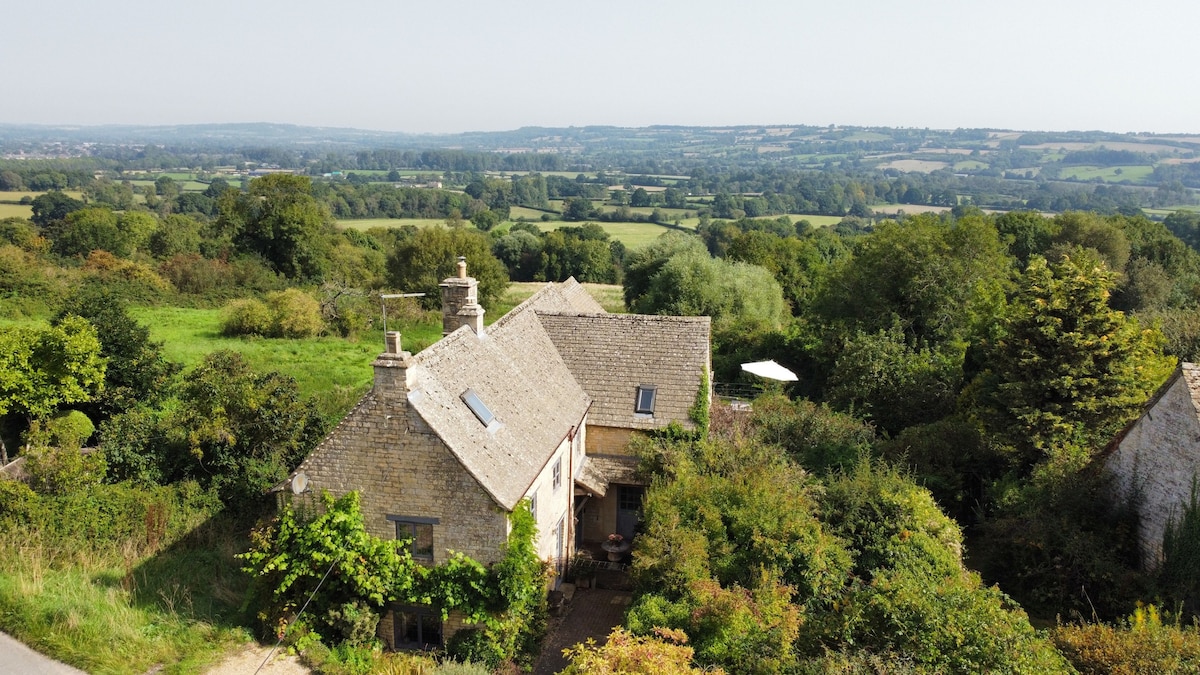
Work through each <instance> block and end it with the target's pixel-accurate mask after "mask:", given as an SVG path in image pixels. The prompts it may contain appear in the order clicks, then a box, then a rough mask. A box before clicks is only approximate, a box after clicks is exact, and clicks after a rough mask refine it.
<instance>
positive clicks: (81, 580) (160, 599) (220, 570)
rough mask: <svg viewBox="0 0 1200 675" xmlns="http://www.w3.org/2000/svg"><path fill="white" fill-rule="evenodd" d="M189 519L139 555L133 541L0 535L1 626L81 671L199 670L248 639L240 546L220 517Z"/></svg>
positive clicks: (22, 532)
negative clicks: (177, 532)
mask: <svg viewBox="0 0 1200 675" xmlns="http://www.w3.org/2000/svg"><path fill="white" fill-rule="evenodd" d="M114 517H118V516H114ZM192 522H193V527H192V529H191V532H190V533H189V534H187V535H185V536H184V537H183V539H182V540H180V541H177V542H175V543H173V544H171V545H170V546H168V547H166V548H165V549H162V550H159V551H156V552H154V553H152V554H151V555H148V556H145V557H142V558H138V557H136V556H135V555H133V554H131V553H130V550H131V549H132V548H135V546H131V544H132V542H120V543H117V542H108V541H97V542H93V543H92V545H90V546H82V547H81V546H76V545H70V544H67V543H64V542H52V541H50V540H48V539H47V538H46V537H45V536H43V535H42V534H41V533H40V532H38V531H36V530H34V531H30V530H28V529H27V528H24V527H22V528H17V529H13V530H10V531H8V532H5V533H3V534H0V547H2V548H3V549H4V551H5V552H6V553H5V555H4V556H0V628H3V629H4V630H5V632H8V633H10V634H12V635H13V636H14V637H16V638H17V639H19V640H21V641H22V642H24V643H25V644H28V645H30V646H31V647H33V648H34V649H37V650H38V651H41V652H44V653H46V654H49V655H50V656H53V657H54V658H56V659H58V660H60V661H63V662H65V663H69V664H71V665H74V666H76V667H78V668H81V669H83V670H85V671H87V672H90V673H113V674H116V675H125V674H129V675H136V674H138V673H146V672H162V673H180V674H182V673H195V672H202V671H203V670H204V669H205V668H206V667H207V666H209V665H211V664H213V663H215V662H216V661H218V660H220V659H221V658H222V656H223V655H224V653H225V652H227V651H228V650H229V649H230V648H231V647H233V646H234V645H236V644H238V643H243V642H246V641H247V640H248V639H249V634H248V633H247V632H246V630H245V629H244V628H242V627H241V625H240V624H241V623H242V617H241V611H240V605H241V598H242V596H243V595H244V591H245V587H246V583H247V580H246V578H245V576H244V575H243V574H242V573H241V571H240V570H239V566H238V563H237V561H236V559H234V557H233V556H234V554H235V553H237V552H240V551H242V550H246V548H247V547H248V544H247V541H246V538H245V536H244V534H240V533H238V532H237V530H236V529H235V528H234V527H232V526H230V523H228V522H227V521H225V520H222V519H220V517H219V516H218V518H217V519H212V520H208V521H207V522H201V521H197V520H195V518H193V519H192ZM68 545H69V546H70V550H66V549H65V548H64V547H66V546H68ZM0 669H2V667H0Z"/></svg>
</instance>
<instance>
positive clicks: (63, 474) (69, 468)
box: [22, 429, 105, 495]
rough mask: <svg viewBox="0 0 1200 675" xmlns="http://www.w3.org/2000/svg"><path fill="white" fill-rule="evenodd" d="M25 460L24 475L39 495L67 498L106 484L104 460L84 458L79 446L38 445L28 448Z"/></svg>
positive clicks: (93, 455) (91, 454)
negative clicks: (66, 496)
mask: <svg viewBox="0 0 1200 675" xmlns="http://www.w3.org/2000/svg"><path fill="white" fill-rule="evenodd" d="M31 431H33V430H32V429H31ZM34 433H37V432H34ZM42 433H45V432H42ZM22 456H23V457H25V471H26V473H27V474H29V486H30V487H32V488H33V489H34V491H36V492H38V493H39V494H44V495H67V494H72V493H74V492H79V491H86V490H87V488H89V487H92V486H95V485H99V484H100V482H101V481H103V480H104V473H105V465H104V456H103V455H101V454H99V453H88V454H84V453H83V451H82V450H80V449H79V446H78V445H76V446H74V447H61V448H60V447H52V446H49V445H38V446H33V447H30V448H28V449H27V450H26V451H25V453H24V454H23V455H22Z"/></svg>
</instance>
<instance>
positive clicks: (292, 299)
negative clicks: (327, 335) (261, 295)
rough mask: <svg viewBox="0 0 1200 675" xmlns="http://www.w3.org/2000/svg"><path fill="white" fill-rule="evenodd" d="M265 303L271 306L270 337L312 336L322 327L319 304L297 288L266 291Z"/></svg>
mask: <svg viewBox="0 0 1200 675" xmlns="http://www.w3.org/2000/svg"><path fill="white" fill-rule="evenodd" d="M267 305H268V306H269V307H270V308H271V336H272V337H284V338H306V337H313V336H315V335H317V334H318V333H320V332H321V330H322V329H323V328H324V322H323V321H321V304H320V303H318V302H317V301H316V299H315V298H313V297H312V296H311V295H309V294H308V293H305V292H304V291H302V290H300V289H298V288H289V289H287V290H284V291H278V292H275V293H268V294H267Z"/></svg>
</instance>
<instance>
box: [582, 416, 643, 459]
mask: <svg viewBox="0 0 1200 675" xmlns="http://www.w3.org/2000/svg"><path fill="white" fill-rule="evenodd" d="M632 437H633V430H632V429H620V428H617V427H602V426H596V425H592V424H589V425H588V426H587V454H589V455H628V454H629V439H630V438H632Z"/></svg>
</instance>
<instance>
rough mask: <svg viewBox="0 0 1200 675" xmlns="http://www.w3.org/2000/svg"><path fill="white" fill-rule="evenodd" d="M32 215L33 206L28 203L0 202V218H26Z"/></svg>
mask: <svg viewBox="0 0 1200 675" xmlns="http://www.w3.org/2000/svg"><path fill="white" fill-rule="evenodd" d="M32 215H33V207H32V206H29V205H28V204H0V218H26V219H28V218H29V217H30V216H32Z"/></svg>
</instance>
